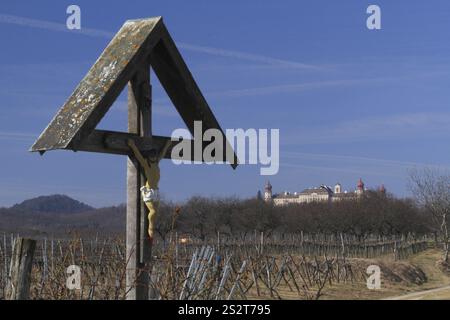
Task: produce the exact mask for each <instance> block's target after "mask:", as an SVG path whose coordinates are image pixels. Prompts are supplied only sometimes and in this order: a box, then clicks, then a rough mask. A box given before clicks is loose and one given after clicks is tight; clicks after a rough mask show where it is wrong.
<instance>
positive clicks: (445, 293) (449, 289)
mask: <svg viewBox="0 0 450 320" xmlns="http://www.w3.org/2000/svg"><path fill="white" fill-rule="evenodd" d="M429 299H439V300H446V299H450V286H445V287H441V288H436V289H430V290H424V291H419V292H414V293H409V294H405V295H401V296H396V297H389V298H384V299H382V300H429Z"/></svg>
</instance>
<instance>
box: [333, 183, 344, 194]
mask: <svg viewBox="0 0 450 320" xmlns="http://www.w3.org/2000/svg"><path fill="white" fill-rule="evenodd" d="M341 192H342V187H341V184H340V183H336V185H335V186H334V193H341Z"/></svg>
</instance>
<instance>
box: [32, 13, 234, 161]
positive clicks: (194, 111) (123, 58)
mask: <svg viewBox="0 0 450 320" xmlns="http://www.w3.org/2000/svg"><path fill="white" fill-rule="evenodd" d="M146 61H148V62H149V64H150V66H151V67H152V68H153V70H154V72H155V74H156V76H157V77H158V79H159V80H160V82H161V85H162V86H163V87H164V89H165V91H166V92H167V94H168V96H169V98H170V99H171V101H172V103H173V104H174V106H175V108H176V109H177V111H178V113H179V114H180V115H181V117H182V119H183V121H184V123H185V124H186V126H187V128H188V129H189V131H190V132H191V133H192V134H194V121H202V129H203V130H204V131H206V130H208V129H211V128H216V129H219V130H220V131H222V133H223V130H222V129H221V127H220V125H219V123H218V122H217V120H216V118H215V116H214V114H213V113H212V111H211V109H210V108H209V105H208V103H207V102H206V100H205V98H204V97H203V95H202V93H201V91H200V89H199V88H198V86H197V84H196V82H195V80H194V78H193V77H192V74H191V73H190V71H189V69H188V68H187V66H186V64H185V62H184V60H183V58H182V57H181V54H180V53H179V51H178V49H177V48H176V45H175V43H174V41H173V40H172V38H171V36H170V34H169V32H168V31H167V29H166V27H165V25H164V23H163V21H162V18H161V17H155V18H149V19H140V20H129V21H127V22H126V23H125V24H124V25H123V26H122V28H121V29H120V30H119V32H118V33H117V34H116V35H115V36H114V38H113V39H112V40H111V42H110V43H109V44H108V46H107V47H106V49H105V50H104V51H103V53H102V54H101V56H100V57H99V58H98V60H97V61H96V62H95V64H94V65H93V66H92V67H91V69H90V70H89V72H88V73H87V74H86V76H85V77H84V78H83V79H82V80H81V82H80V83H79V85H78V86H77V87H76V89H75V91H74V92H73V93H72V95H71V96H70V97H69V99H68V100H67V101H66V102H65V103H64V105H63V106H62V107H61V109H60V110H59V111H58V113H57V114H56V115H55V117H54V118H53V120H52V121H51V122H50V124H49V125H48V126H47V128H46V129H45V130H44V132H43V133H42V134H41V135H40V136H39V138H38V139H37V141H36V142H35V143H34V144H33V146H32V147H31V150H30V151H39V152H41V153H43V152H45V151H48V150H54V149H69V150H74V151H77V150H80V148H81V146H82V145H83V141H85V140H86V139H87V137H88V136H89V135H90V134H91V133H92V132H93V131H94V129H95V127H96V126H97V124H98V123H99V122H100V120H101V119H102V118H103V116H104V115H105V114H106V113H107V112H108V110H109V108H110V107H111V105H112V104H113V102H114V101H115V100H116V98H117V97H118V96H119V94H120V93H121V91H122V90H123V89H124V87H125V86H126V85H127V83H128V82H129V81H130V80H131V79H132V78H133V77H134V76H135V74H136V72H137V71H138V68H140V67H142V65H143V63H144V62H146ZM97 136H98V134H97ZM224 136H225V135H224ZM224 140H225V144H226V145H225V147H226V148H231V146H230V144H229V143H228V141H226V139H224ZM81 149H82V148H81ZM236 165H237V157H236V155H235V163H234V165H232V166H233V167H235V166H236Z"/></svg>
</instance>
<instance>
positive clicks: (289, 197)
mask: <svg viewBox="0 0 450 320" xmlns="http://www.w3.org/2000/svg"><path fill="white" fill-rule="evenodd" d="M365 191H366V189H365V188H364V182H363V181H362V179H361V178H359V181H358V184H357V185H356V189H355V190H354V191H351V192H347V191H343V190H342V186H341V184H339V183H337V184H336V185H335V186H334V188H332V187H329V186H326V185H321V186H320V187H317V188H309V189H305V190H303V191H302V192H294V193H290V192H287V191H286V192H283V193H280V194H272V185H271V184H270V182H269V181H268V182H267V183H266V185H265V187H264V201H266V202H273V204H274V205H277V206H278V205H286V204H291V203H309V202H315V201H317V202H320V201H341V200H354V199H357V198H358V197H360V196H361V195H363V194H364V192H365ZM379 191H380V192H383V193H385V192H386V189H385V187H384V185H381V187H380V188H379Z"/></svg>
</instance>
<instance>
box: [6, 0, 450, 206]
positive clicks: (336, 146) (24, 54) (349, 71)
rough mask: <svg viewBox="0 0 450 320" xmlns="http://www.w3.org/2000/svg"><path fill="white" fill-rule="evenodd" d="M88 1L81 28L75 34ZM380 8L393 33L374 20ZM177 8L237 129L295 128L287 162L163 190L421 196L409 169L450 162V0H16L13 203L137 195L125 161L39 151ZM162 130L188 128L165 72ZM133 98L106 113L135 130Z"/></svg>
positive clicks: (165, 167)
mask: <svg viewBox="0 0 450 320" xmlns="http://www.w3.org/2000/svg"><path fill="white" fill-rule="evenodd" d="M70 4H77V5H79V6H80V7H81V19H82V21H81V23H82V32H81V33H76V32H70V31H67V30H64V26H65V21H66V18H67V14H66V8H67V6H68V5H70ZM370 4H378V5H379V6H380V7H381V10H382V30H379V31H370V30H368V29H367V28H366V19H367V16H368V15H367V14H366V8H367V7H368V5H370ZM153 16H163V17H164V21H165V24H166V26H167V27H168V29H169V31H170V32H171V34H172V37H173V38H174V40H175V41H176V42H177V44H178V45H179V47H180V51H181V53H182V55H183V57H184V58H185V60H186V63H187V65H188V66H189V68H190V70H191V72H192V73H193V75H194V78H195V79H196V81H197V83H198V85H199V87H200V88H201V90H202V91H203V93H204V95H205V97H206V99H207V101H208V102H209V104H210V106H211V108H212V109H213V111H214V113H215V114H216V117H217V118H218V120H219V122H220V123H221V124H222V127H224V128H268V129H270V128H278V129H280V143H281V146H280V162H281V166H280V171H279V173H278V174H277V175H276V176H273V177H269V178H268V177H264V176H260V175H259V167H258V166H240V167H238V169H237V170H235V171H233V170H232V169H231V168H230V167H228V166H221V165H216V166H208V165H196V166H175V165H173V164H172V163H171V162H170V161H166V162H164V163H163V164H162V179H161V185H160V188H161V191H162V193H163V194H164V195H165V197H166V198H168V199H172V200H182V199H186V198H187V197H189V196H192V195H215V196H231V195H238V196H243V197H246V196H253V195H255V194H256V191H257V190H258V189H261V188H262V186H263V184H264V182H265V181H266V180H267V179H270V181H271V182H272V184H273V186H274V190H275V192H280V191H284V190H290V191H298V190H302V189H303V188H306V187H310V186H316V185H320V184H329V185H333V184H334V183H336V182H340V183H341V184H342V185H343V187H344V189H348V190H352V189H353V188H354V186H355V185H356V182H357V180H358V178H359V177H362V178H363V180H364V181H365V182H366V186H368V187H376V186H377V185H380V184H382V183H384V184H385V185H386V187H387V188H388V190H389V191H391V192H393V193H395V194H396V195H398V196H408V195H409V191H408V188H407V177H408V170H409V169H410V168H413V167H419V168H420V167H425V166H436V167H440V168H442V169H447V168H450V149H449V143H448V141H449V138H450V111H449V106H450V91H449V88H450V58H449V57H450V41H449V40H450V39H449V38H450V33H449V32H448V30H450V19H449V17H450V3H449V2H448V1H443V0H442V1H433V4H432V5H430V4H427V2H425V1H420V2H419V1H414V2H412V1H406V0H402V1H400V0H399V1H363V0H348V1H333V0H327V1H325V0H314V1H312V0H311V1H283V2H281V1H264V2H263V1H220V2H219V1H132V0H129V1H126V2H119V1H115V2H112V1H58V2H56V1H45V0H43V1H39V2H37V1H36V2H31V1H14V2H6V1H3V2H2V3H1V4H0V39H1V43H2V45H1V50H0V101H1V103H0V149H1V150H2V151H1V160H0V161H1V162H0V163H1V166H0V206H9V205H12V204H14V203H16V202H20V201H22V200H24V199H27V198H30V197H33V196H37V195H42V194H54V193H65V194H68V195H70V196H72V197H74V198H76V199H79V200H81V201H84V202H86V203H88V204H91V205H94V206H104V205H112V204H118V203H122V202H124V201H125V179H126V170H125V165H126V162H125V158H124V157H120V156H112V155H100V154H92V153H81V152H79V153H73V152H68V151H55V152H48V153H46V154H45V156H43V157H40V156H39V155H38V154H31V153H29V152H28V151H27V150H28V149H29V147H30V146H31V144H32V143H33V141H34V140H35V138H36V137H37V136H38V135H39V133H40V132H41V131H42V130H43V129H44V128H45V126H46V125H47V124H48V122H49V121H50V120H51V118H52V117H53V115H54V114H55V113H56V111H57V110H58V109H59V107H60V106H61V105H62V104H63V103H64V101H65V100H66V99H67V97H68V96H69V95H70V94H71V93H72V91H73V89H74V88H75V86H76V85H77V83H78V82H79V81H80V80H81V79H82V78H83V76H84V75H85V73H86V72H87V71H88V70H89V68H90V66H91V65H92V64H93V63H94V62H95V60H96V59H97V57H98V56H99V55H100V53H101V52H102V50H103V49H104V47H105V46H106V45H107V44H108V42H109V40H110V38H111V37H112V36H113V34H114V33H115V32H116V31H117V30H118V29H119V28H120V26H121V25H122V24H123V23H124V21H125V20H127V19H136V18H143V17H153ZM153 85H154V87H153V89H154V120H153V126H154V133H155V134H164V135H169V134H170V133H171V132H172V130H173V129H175V128H183V127H184V125H183V123H182V121H181V120H180V119H179V118H178V116H177V114H176V112H175V111H174V108H173V106H172V105H171V103H170V100H169V99H168V98H167V97H166V95H165V93H164V91H163V90H162V89H161V87H160V86H159V83H158V82H157V79H156V78H155V77H154V78H153ZM125 104H126V95H122V96H121V97H120V98H119V99H118V101H117V102H116V104H115V105H114V106H113V108H112V109H111V110H110V113H109V114H108V116H107V117H105V119H104V120H103V121H102V123H101V124H100V127H101V128H104V129H111V130H125V128H126V127H125V125H126V112H125V109H124V106H125Z"/></svg>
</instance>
